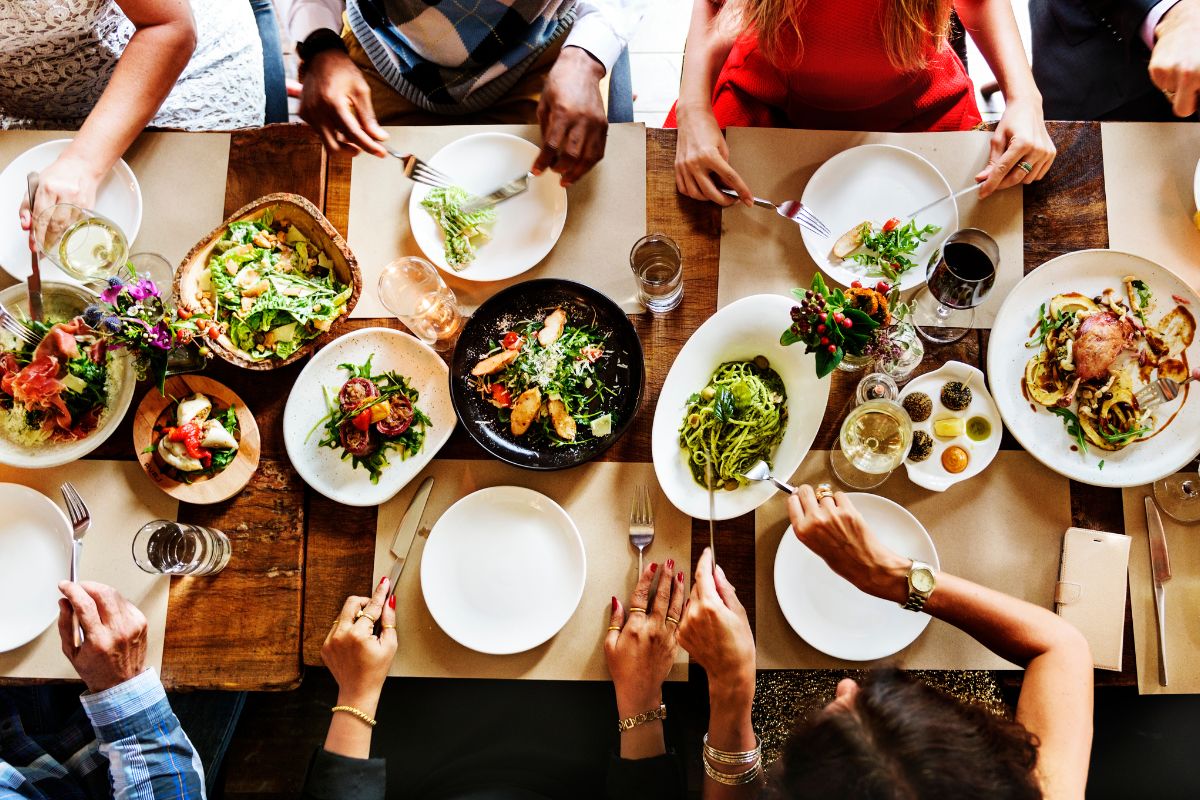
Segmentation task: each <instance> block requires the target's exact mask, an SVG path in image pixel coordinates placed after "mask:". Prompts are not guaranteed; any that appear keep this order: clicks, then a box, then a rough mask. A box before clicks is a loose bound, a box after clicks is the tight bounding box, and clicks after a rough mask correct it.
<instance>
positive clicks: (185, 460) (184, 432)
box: [147, 392, 240, 483]
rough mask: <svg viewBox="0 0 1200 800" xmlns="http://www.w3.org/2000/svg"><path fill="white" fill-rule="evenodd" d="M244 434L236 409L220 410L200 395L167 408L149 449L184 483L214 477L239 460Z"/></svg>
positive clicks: (179, 401)
mask: <svg viewBox="0 0 1200 800" xmlns="http://www.w3.org/2000/svg"><path fill="white" fill-rule="evenodd" d="M239 436H240V431H239V430H238V419H237V411H236V410H235V409H234V407H233V406H228V407H226V408H224V409H219V408H217V407H216V406H215V405H214V404H213V401H212V399H211V398H210V397H208V396H207V395H204V394H200V393H199V392H197V393H196V394H193V395H192V396H191V397H185V398H183V399H181V400H176V401H175V402H174V403H173V404H172V405H170V406H168V407H167V410H166V411H165V412H164V415H163V418H160V420H159V422H158V424H157V425H155V426H154V433H153V434H152V436H151V439H150V445H149V446H148V447H147V450H148V451H150V452H153V453H154V454H155V456H157V458H158V460H159V462H161V464H162V465H163V466H165V467H166V468H167V472H168V474H169V475H170V477H172V478H175V479H176V480H178V481H180V482H181V483H192V482H194V481H195V480H196V479H198V478H202V477H211V476H213V475H216V474H217V473H219V472H221V470H223V469H225V468H226V467H228V466H229V465H230V464H232V463H233V460H234V459H235V458H237V454H238V449H239V447H240V442H239Z"/></svg>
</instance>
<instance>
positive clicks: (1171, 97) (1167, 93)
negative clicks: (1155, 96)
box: [1162, 89, 1175, 103]
mask: <svg viewBox="0 0 1200 800" xmlns="http://www.w3.org/2000/svg"><path fill="white" fill-rule="evenodd" d="M1162 93H1163V97H1166V98H1167V99H1168V100H1170V101H1171V102H1172V103H1174V102H1175V92H1173V91H1171V90H1170V89H1163V90H1162Z"/></svg>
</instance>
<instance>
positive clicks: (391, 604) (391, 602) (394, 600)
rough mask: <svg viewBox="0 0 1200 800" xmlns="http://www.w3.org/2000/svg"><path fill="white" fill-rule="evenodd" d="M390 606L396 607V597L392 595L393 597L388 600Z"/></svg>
mask: <svg viewBox="0 0 1200 800" xmlns="http://www.w3.org/2000/svg"><path fill="white" fill-rule="evenodd" d="M388 605H389V606H391V607H392V608H395V607H396V595H392V596H391V597H389V598H388Z"/></svg>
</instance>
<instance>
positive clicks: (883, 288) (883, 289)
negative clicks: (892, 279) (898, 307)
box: [875, 281, 892, 294]
mask: <svg viewBox="0 0 1200 800" xmlns="http://www.w3.org/2000/svg"><path fill="white" fill-rule="evenodd" d="M891 290H892V287H891V286H890V285H888V282H887V281H880V282H879V283H877V284H875V291H877V292H879V293H880V294H887V293H888V292H890V291H891Z"/></svg>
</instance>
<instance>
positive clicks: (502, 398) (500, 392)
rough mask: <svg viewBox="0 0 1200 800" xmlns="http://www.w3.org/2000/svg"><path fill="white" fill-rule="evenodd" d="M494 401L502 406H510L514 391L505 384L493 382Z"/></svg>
mask: <svg viewBox="0 0 1200 800" xmlns="http://www.w3.org/2000/svg"><path fill="white" fill-rule="evenodd" d="M492 402H493V403H495V404H496V405H498V406H500V407H502V408H510V407H511V406H512V392H510V391H509V390H508V387H507V386H505V385H504V384H501V383H493V384H492Z"/></svg>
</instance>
